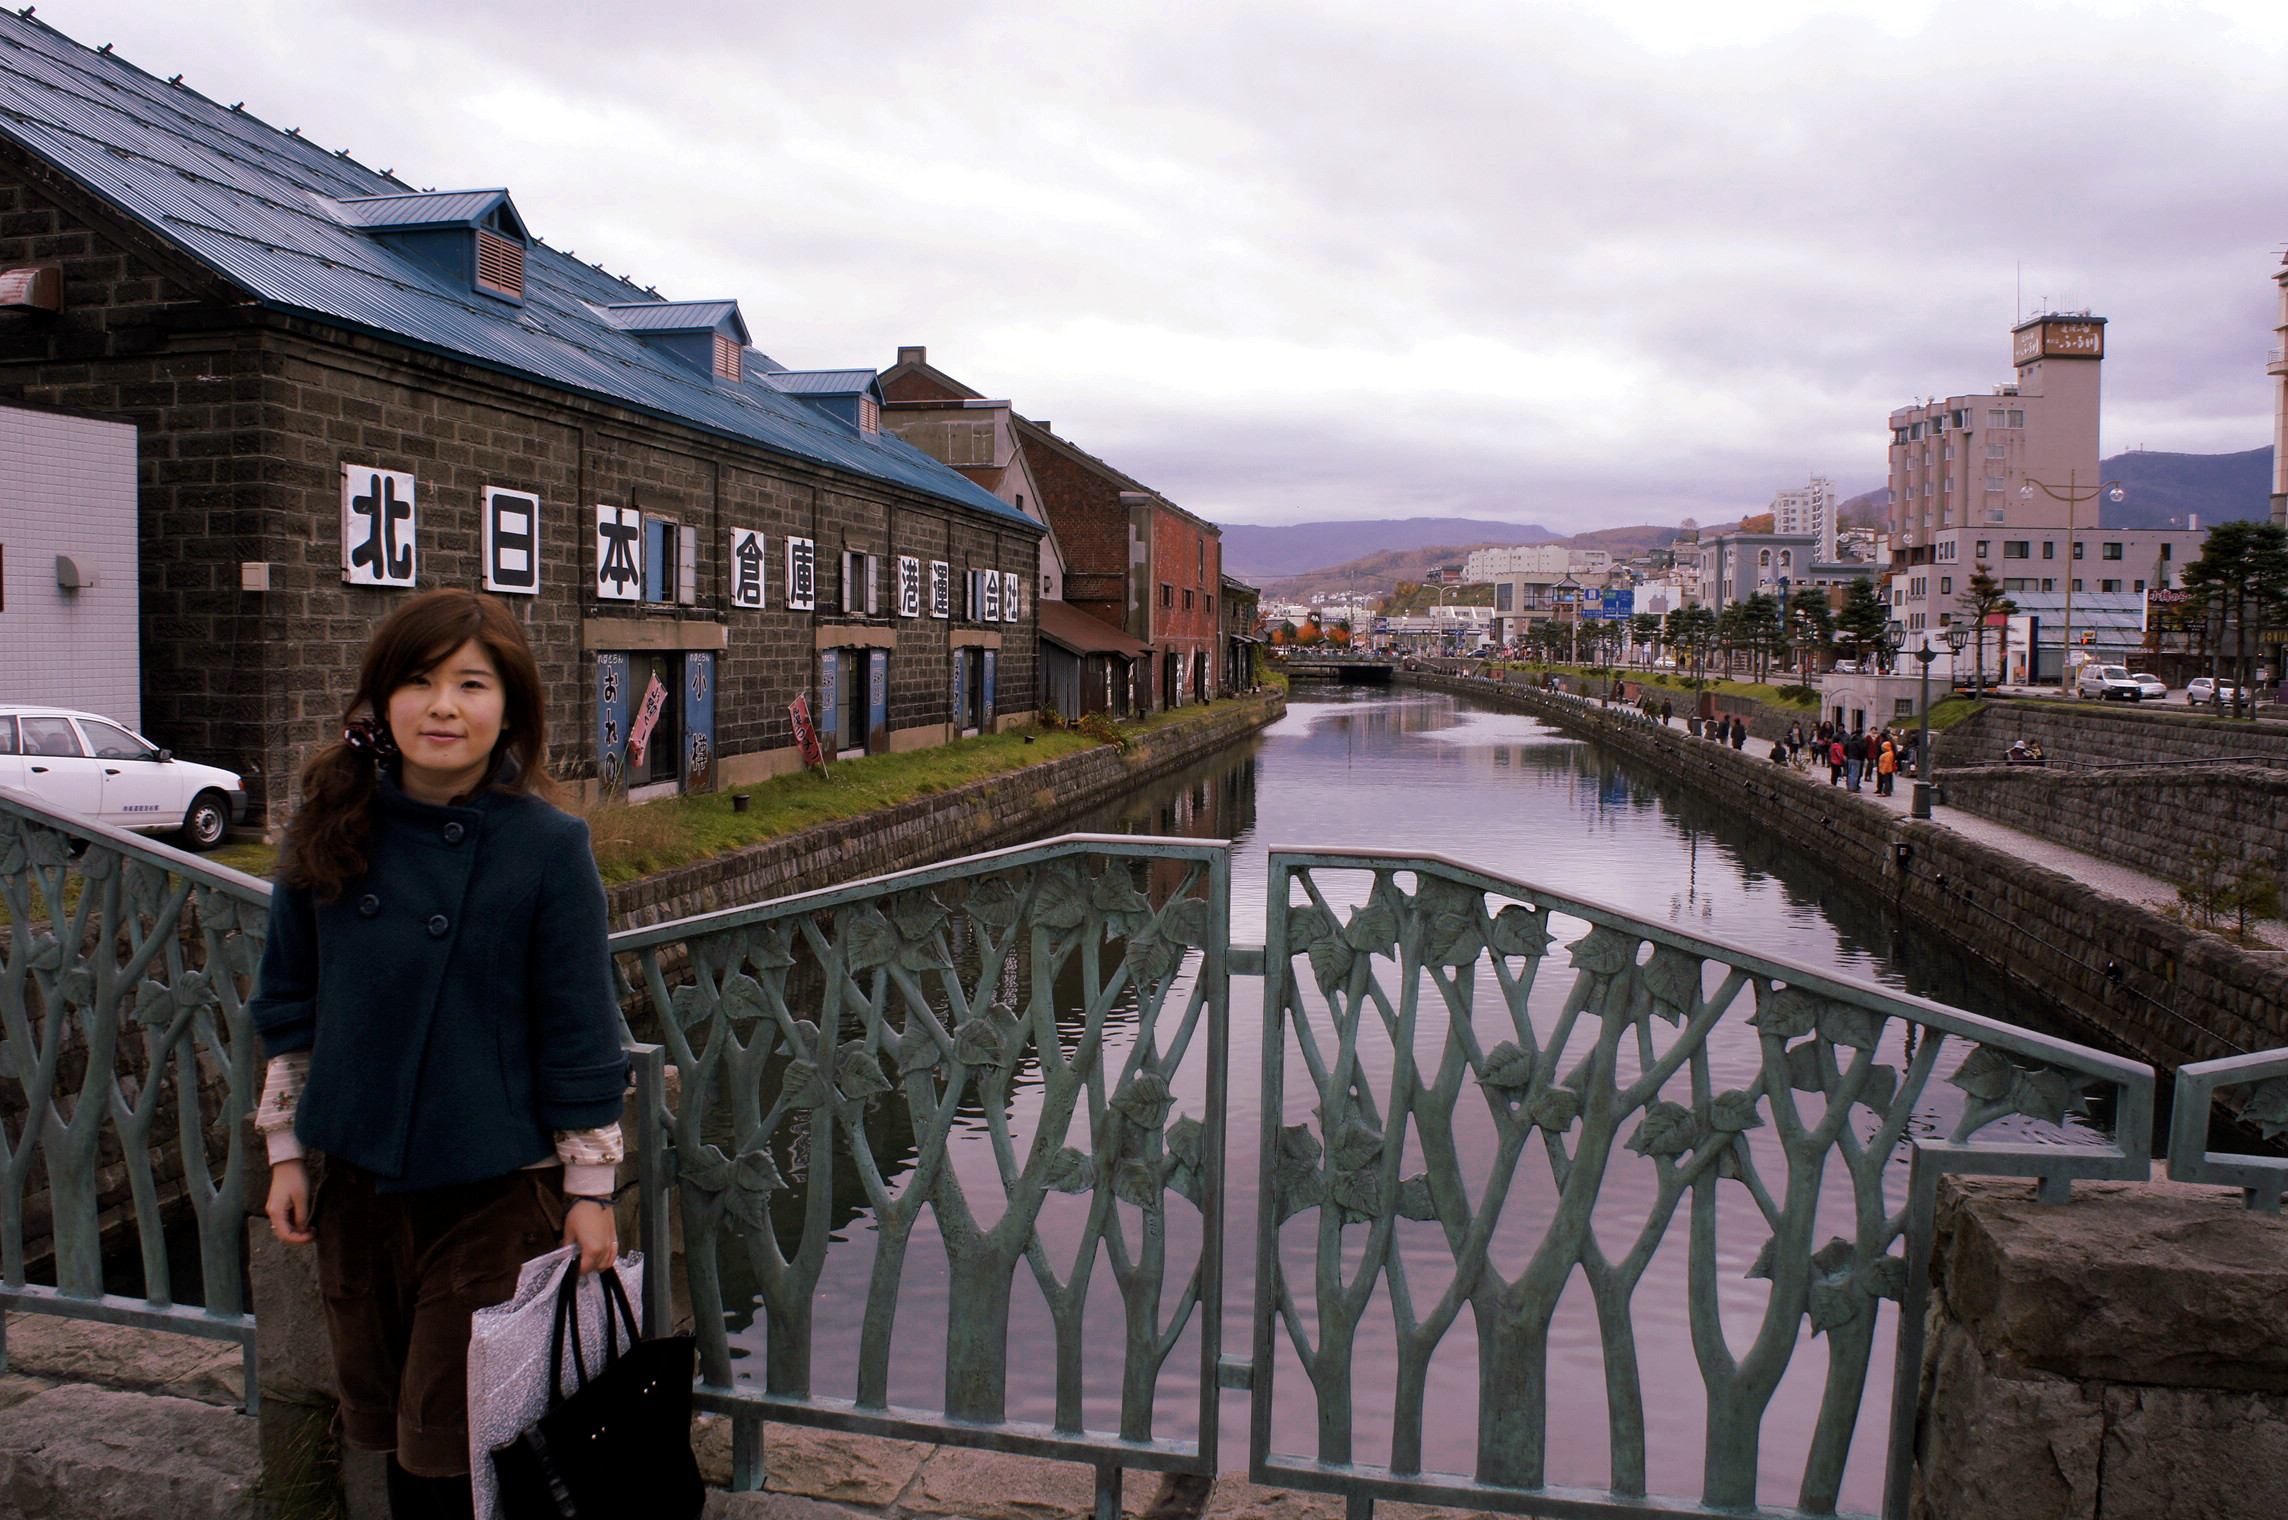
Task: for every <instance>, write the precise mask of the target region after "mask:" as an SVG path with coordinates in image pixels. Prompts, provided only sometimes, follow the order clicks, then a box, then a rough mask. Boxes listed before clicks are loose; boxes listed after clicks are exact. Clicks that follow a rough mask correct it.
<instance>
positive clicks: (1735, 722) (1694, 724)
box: [1661, 702, 1748, 749]
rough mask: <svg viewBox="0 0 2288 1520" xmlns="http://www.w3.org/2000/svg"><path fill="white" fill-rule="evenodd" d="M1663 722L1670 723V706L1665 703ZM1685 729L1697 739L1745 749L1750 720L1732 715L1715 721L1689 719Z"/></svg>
mask: <svg viewBox="0 0 2288 1520" xmlns="http://www.w3.org/2000/svg"><path fill="white" fill-rule="evenodd" d="M1661 721H1662V722H1663V723H1666V722H1667V721H1668V704H1667V703H1665V702H1663V703H1662V704H1661ZM1684 727H1685V731H1686V732H1688V733H1690V734H1691V735H1692V736H1693V737H1694V738H1697V739H1713V740H1715V741H1716V742H1717V743H1718V744H1726V745H1730V746H1731V747H1732V748H1733V749H1745V748H1747V746H1748V720H1747V719H1746V718H1735V717H1733V716H1732V715H1731V714H1730V713H1725V714H1724V715H1722V716H1721V717H1718V718H1716V719H1714V720H1710V719H1707V718H1687V719H1685V720H1684Z"/></svg>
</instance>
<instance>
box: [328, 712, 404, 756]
mask: <svg viewBox="0 0 2288 1520" xmlns="http://www.w3.org/2000/svg"><path fill="white" fill-rule="evenodd" d="M342 742H343V743H344V744H346V745H348V746H349V747H350V748H351V749H353V750H355V751H357V753H359V754H361V755H363V756H365V757H366V758H367V759H368V760H371V761H373V762H374V763H375V764H376V765H378V764H380V763H381V762H382V761H384V760H389V759H394V758H395V757H396V755H397V739H396V736H395V735H393V734H391V733H390V731H389V726H388V725H387V724H385V723H383V722H381V721H379V720H378V719H375V718H357V719H354V720H352V721H351V722H350V724H349V725H348V726H347V727H345V728H344V729H343V730H342Z"/></svg>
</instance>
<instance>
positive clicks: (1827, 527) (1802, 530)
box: [1772, 475, 1843, 563]
mask: <svg viewBox="0 0 2288 1520" xmlns="http://www.w3.org/2000/svg"><path fill="white" fill-rule="evenodd" d="M1842 506H1843V498H1842V497H1841V496H1839V495H1837V494H1836V490H1835V482H1834V481H1832V480H1829V479H1828V478H1827V477H1826V476H1824V475H1814V476H1813V477H1812V478H1811V480H1810V482H1809V483H1808V484H1806V485H1803V486H1799V487H1797V488H1796V489H1795V490H1792V491H1782V492H1780V493H1779V494H1778V495H1776V496H1774V497H1773V498H1772V531H1773V532H1774V533H1782V534H1786V535H1787V536H1789V537H1791V538H1793V537H1797V536H1801V535H1807V534H1808V535H1809V536H1810V537H1811V539H1812V541H1813V543H1814V545H1815V548H1814V550H1813V557H1814V558H1816V559H1818V560H1819V561H1821V562H1822V563H1825V562H1827V561H1829V560H1832V559H1834V558H1835V530H1836V520H1835V519H1836V514H1837V512H1839V511H1840V510H1841V509H1842Z"/></svg>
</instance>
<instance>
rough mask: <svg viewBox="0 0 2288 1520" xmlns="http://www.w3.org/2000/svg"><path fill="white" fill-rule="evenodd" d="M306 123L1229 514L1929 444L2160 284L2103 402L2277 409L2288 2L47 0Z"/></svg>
mask: <svg viewBox="0 0 2288 1520" xmlns="http://www.w3.org/2000/svg"><path fill="white" fill-rule="evenodd" d="M40 17H41V19H42V20H45V21H50V22H53V23H54V24H55V25H57V26H59V27H61V28H62V29H63V30H64V31H66V32H67V33H69V34H71V35H73V36H75V37H77V38H79V39H80V40H81V41H83V42H87V43H89V44H91V45H94V44H100V43H104V42H110V43H113V44H115V45H116V47H117V50H118V51H119V52H120V53H121V54H122V55H124V56H125V57H127V58H128V59H130V60H131V61H133V62H135V63H136V64H138V65H140V66H141V67H143V68H145V69H147V70H149V71H150V72H152V73H154V74H158V75H161V76H165V75H169V74H174V73H176V72H178V71H179V72H182V73H184V74H185V75H186V76H187V77H186V80H185V82H186V83H187V84H190V85H192V86H194V87H196V88H198V89H200V90H202V91H204V92H205V93H207V94H208V95H210V96H212V97H214V98H216V99H218V100H220V101H222V102H224V103H226V104H227V103H229V102H232V101H237V100H244V101H245V102H246V106H247V109H248V110H249V111H251V112H253V113H255V114H257V115H259V116H261V117H262V118H263V119H265V120H267V121H269V122H271V123H273V124H275V125H277V126H279V127H282V128H283V127H300V128H301V129H302V131H303V133H304V135H305V136H308V137H310V138H312V139H314V140H316V141H318V142H320V143H323V144H325V145H326V146H328V147H334V148H347V149H348V150H349V151H350V152H351V154H352V155H353V156H355V157H356V158H358V159H359V160H360V161H362V162H364V163H367V164H370V165H372V166H374V167H376V168H394V169H395V170H396V171H397V172H398V173H399V174H400V175H401V176H402V177H404V178H406V179H407V180H409V181H411V182H413V183H415V184H418V185H421V186H424V187H427V186H435V187H439V188H451V187H458V186H477V185H498V184H505V185H507V186H508V187H509V188H510V189H511V190H512V191H513V192H514V193H515V196H516V200H517V205H518V207H519V209H521V210H522V211H523V213H524V215H525V218H526V220H527V222H528V223H529V225H530V227H531V229H532V231H533V232H534V234H535V235H536V236H539V237H541V238H544V239H545V240H547V241H548V242H550V243H551V244H553V245H554V246H556V247H558V248H569V249H572V250H574V251H575V252H577V253H578V254H579V255H580V256H582V257H583V258H587V259H590V260H592V261H596V262H601V263H602V264H604V265H605V266H606V267H607V268H609V269H610V270H611V271H612V272H613V273H615V274H629V275H633V276H635V277H636V278H637V279H638V281H639V282H640V283H643V284H652V285H657V286H658V287H659V289H660V291H661V292H662V293H663V294H667V295H671V296H675V297H717V296H734V297H737V298H738V300H739V301H740V302H741V304H742V307H743V310H744V312H745V314H746V318H747V323H748V326H749V328H750V330H751V331H752V332H753V333H754V334H755V337H756V341H757V344H758V345H759V346H760V347H762V348H763V349H764V350H765V351H766V352H769V353H770V354H772V355H773V356H774V357H776V358H777V359H778V360H780V361H781V362H782V363H786V364H789V365H793V366H796V367H810V366H821V365H841V364H867V365H872V366H874V367H876V368H887V367H888V366H889V365H890V363H891V362H892V361H893V359H894V356H895V353H894V351H895V349H896V347H897V346H898V345H900V344H912V343H921V344H926V345H928V347H929V350H930V357H931V360H932V362H934V363H936V364H938V365H939V366H940V367H941V368H943V369H945V370H947V371H948V372H950V373H952V374H954V375H956V376H958V377H959V378H961V379H962V380H964V381H966V382H968V383H969V384H971V385H973V386H975V387H976V388H977V389H978V390H980V391H983V392H984V393H985V394H987V395H990V396H1006V397H1009V398H1011V399H1012V400H1014V401H1015V402H1016V404H1017V405H1018V407H1019V409H1020V410H1022V411H1024V412H1026V413H1027V414H1029V415H1032V416H1035V417H1041V418H1047V419H1049V420H1051V421H1052V422H1054V423H1055V424H1056V427H1057V430H1058V431H1059V432H1061V433H1064V434H1066V435H1068V436H1070V437H1071V438H1073V439H1074V440H1075V441H1076V442H1078V443H1080V444H1081V445H1082V446H1083V447H1085V448H1088V449H1090V450H1092V451H1094V452H1097V453H1099V454H1101V455H1103V456H1104V457H1106V458H1108V459H1110V460H1112V461H1113V462H1114V463H1116V464H1118V465H1119V466H1120V467H1121V468H1123V469H1125V470H1127V471H1128V472H1129V473H1130V474H1133V475H1135V476H1137V477H1139V478H1141V479H1143V480H1145V481H1147V482H1149V483H1151V484H1153V485H1156V486H1158V487H1160V488H1161V489H1163V490H1165V491H1166V492H1167V493H1168V494H1169V495H1170V496H1172V497H1173V498H1174V499H1176V500H1177V501H1179V502H1181V503H1182V504H1184V505H1186V506H1188V507H1190V508H1192V509H1193V510H1195V511H1198V512H1200V513H1202V514H1203V515H1206V516H1209V517H1211V518H1216V519H1220V520H1223V521H1227V522H1243V521H1244V522H1290V521H1299V520H1306V519H1312V518H1323V517H1384V516H1428V515H1439V516H1448V515H1453V516H1473V517H1492V518H1501V519H1505V520H1511V521H1518V522H1539V523H1543V524H1545V525H1547V526H1549V527H1551V528H1554V529H1557V530H1559V531H1577V530H1580V529H1585V528H1595V527H1609V526H1618V525H1621V524H1624V523H1631V522H1645V521H1653V522H1663V523H1672V522H1675V521H1677V520H1678V519H1679V518H1681V517H1684V516H1687V515H1691V516H1696V517H1698V518H1700V519H1702V520H1703V521H1708V520H1717V519H1724V518H1729V517H1734V516H1737V515H1739V514H1740V513H1742V512H1745V511H1750V510H1755V509H1757V508H1759V507H1760V506H1761V504H1762V503H1763V502H1764V501H1766V500H1767V499H1768V498H1769V496H1770V493H1771V492H1772V491H1773V490H1774V489H1776V488H1779V487H1781V486H1785V485H1790V484H1799V483H1801V481H1802V480H1803V478H1804V477H1805V476H1806V475H1807V474H1809V473H1812V472H1819V473H1824V474H1828V475H1830V476H1832V477H1834V478H1835V479H1836V480H1837V481H1838V482H1839V483H1840V484H1842V485H1843V486H1844V487H1845V488H1847V489H1849V490H1861V489H1865V488H1868V487H1871V486H1873V485H1876V484H1879V483H1880V481H1881V478H1882V471H1883V444H1884V441H1885V435H1884V433H1883V430H1882V425H1883V419H1884V416H1885V414H1886V413H1887V412H1888V411H1889V410H1890V409H1891V408H1892V407H1894V406H1898V405H1901V404H1903V403H1905V402H1906V401H1908V400H1910V399H1912V398H1914V397H1917V396H1921V395H1926V394H1937V395H1945V394H1948V393H1952V392H1960V391H1968V390H1983V389H1985V388H1986V387H1988V386H1990V385H1992V384H1993V383H1995V382H1996V381H1999V380H2002V379H2004V378H2006V377H2007V376H2008V373H2009V370H2008V362H2007V361H2008V328H2009V327H2010V325H2011V323H2012V320H2013V318H2014V315H2015V313H2016V311H2017V310H2018V302H2019V299H2020V273H2019V271H2020V268H2021V266H2022V267H2023V299H2024V302H2025V303H2026V306H2027V307H2028V308H2032V307H2033V306H2034V305H2035V303H2036V302H2038V301H2042V300H2045V299H2046V300H2047V302H2048V304H2049V306H2051V307H2052V308H2069V309H2070V308H2082V307H2087V308H2089V309H2091V310H2093V311H2096V312H2098V313H2099V314H2101V315H2103V316H2106V317H2109V318H2111V319H2112V325H2111V327H2110V329H2109V350H2110V354H2111V357H2110V358H2108V360H2107V361H2106V393H2107V407H2106V414H2105V448H2106V451H2107V452H2109V453H2110V452H2113V451H2115V450H2117V449H2120V448H2128V447H2137V446H2142V447H2146V448H2152V449H2183V450H2191V451H2196V452H2215V451H2223V450H2233V449H2245V448H2254V447H2259V446H2261V445H2263V444H2264V443H2266V442H2268V441H2269V434H2270V428H2269V419H2270V415H2271V399H2270V392H2269V390H2268V384H2269V382H2268V381H2267V380H2266V379H2265V376H2264V373H2263V365H2264V359H2265V351H2266V349H2267V348H2268V347H2269V346H2270V345H2271V343H2272V342H2273V341H2274V340H2273V338H2272V335H2271V332H2270V330H2269V329H2270V324H2271V322H2272V320H2273V308H2274V302H2275V300H2276V299H2277V297H2276V290H2275V287H2274V286H2273V284H2272V283H2271V279H2270V275H2271V273H2272V272H2273V270H2274V269H2275V268H2276V267H2277V266H2278V263H2279V259H2280V253H2281V249H2282V246H2283V243H2284V242H2288V195H2284V193H2283V191H2284V188H2288V185H2284V180H2288V159H2284V158H2283V155H2282V151H2281V144H2282V143H2283V142H2284V141H2288V90H2283V89H2282V87H2281V84H2280V81H2281V79H2282V78H2283V77H2288V71H2284V67H2283V65H2284V63H2288V56H2284V55H2288V3H2283V0H2195V3H2181V4H2162V3H2128V0H2110V3H2108V0H2081V3H2069V0H2056V3H2052V0H1975V3H1931V0H1866V3H1862V0H1730V3H1727V4H1724V5H1720V6H1719V5H1711V4H1709V3H1707V0H1685V3H1675V4H1671V3H1667V0H1644V3H1636V4H1623V3H1614V0H1603V3H1589V0H1578V3H1574V0H1538V3H1537V0H1508V3H1500V4H1463V3H1438V0H1414V3H1411V4H1405V5H1394V4H1388V3H1379V4H1352V3H1341V0H1317V3H1270V0H1214V3H1209V4H1192V3H1185V0H1152V3H1133V4H1132V3H1125V0H1087V3H1077V4H1064V5H1013V4H997V3H993V0H964V3H951V0H927V3H916V0H871V3H867V4H863V5H858V4H821V3H815V0H801V3H775V0H766V3H753V0H749V3H706V0H653V3H649V4H644V5H622V4H579V3H564V0H557V3H549V4H539V3H506V0H229V3H227V4H225V3H208V0H45V3H43V4H42V5H41V6H40Z"/></svg>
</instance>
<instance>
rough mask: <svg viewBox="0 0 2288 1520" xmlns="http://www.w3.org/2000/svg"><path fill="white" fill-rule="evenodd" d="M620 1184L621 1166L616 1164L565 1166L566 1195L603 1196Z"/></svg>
mask: <svg viewBox="0 0 2288 1520" xmlns="http://www.w3.org/2000/svg"><path fill="white" fill-rule="evenodd" d="M618 1185H619V1168H618V1167H615V1166H609V1165H604V1166H596V1165H578V1166H567V1167H566V1168H564V1193H565V1196H566V1197H571V1196H573V1195H575V1194H579V1195H582V1196H585V1197H589V1198H601V1197H604V1196H605V1195H606V1194H608V1193H610V1192H611V1191H612V1189H613V1188H615V1187H617V1186H618Z"/></svg>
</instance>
